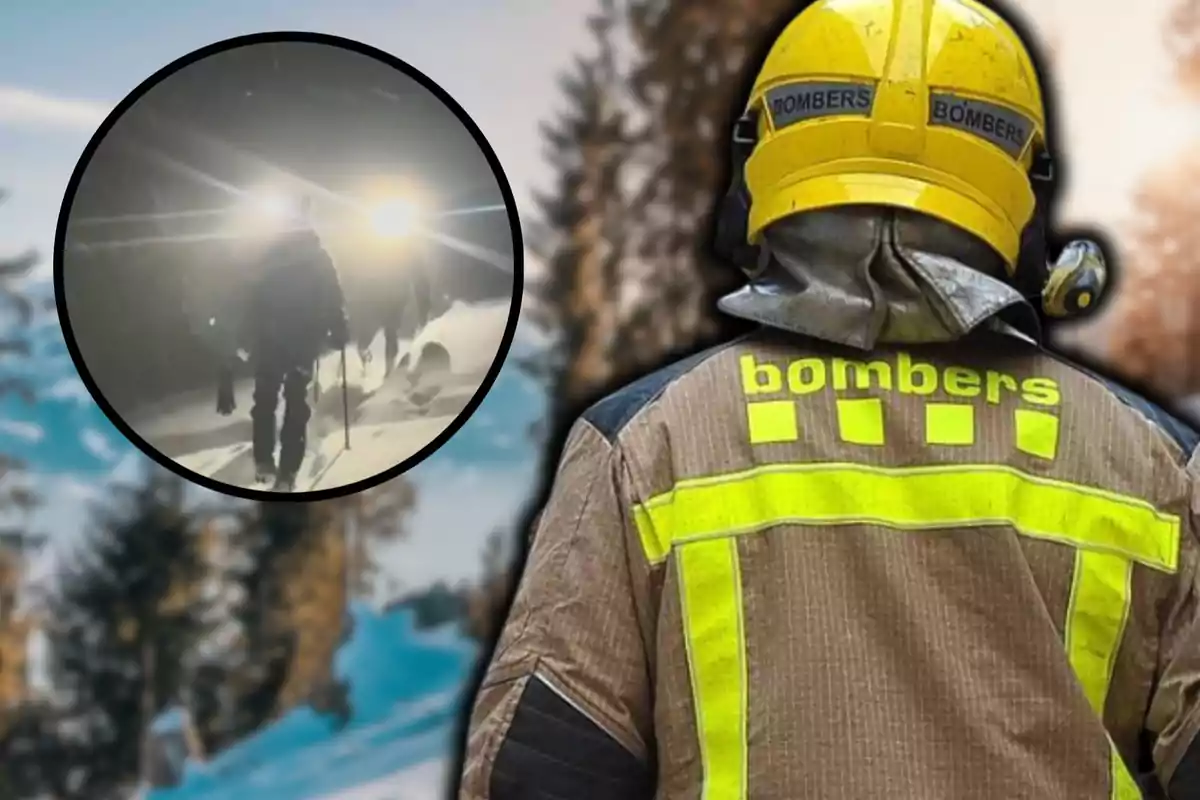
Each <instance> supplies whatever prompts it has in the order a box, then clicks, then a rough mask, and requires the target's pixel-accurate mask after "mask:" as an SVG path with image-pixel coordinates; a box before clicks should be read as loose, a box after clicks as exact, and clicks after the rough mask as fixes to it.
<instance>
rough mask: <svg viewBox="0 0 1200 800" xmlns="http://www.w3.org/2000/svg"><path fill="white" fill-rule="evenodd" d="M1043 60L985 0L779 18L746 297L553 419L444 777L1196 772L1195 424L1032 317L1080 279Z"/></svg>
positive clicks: (1093, 269) (1172, 779)
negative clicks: (1054, 344) (519, 548)
mask: <svg viewBox="0 0 1200 800" xmlns="http://www.w3.org/2000/svg"><path fill="white" fill-rule="evenodd" d="M1038 81H1039V79H1038V75H1037V72H1036V70H1035V68H1034V64H1033V62H1032V59H1031V56H1030V55H1029V52H1028V51H1027V49H1026V46H1025V45H1024V44H1023V42H1022V40H1021V38H1020V36H1019V35H1018V34H1017V33H1016V32H1015V30H1014V29H1013V28H1012V27H1011V26H1010V25H1009V24H1007V23H1006V22H1005V21H1004V20H1003V19H1002V18H1001V17H1000V16H998V15H997V14H996V13H994V11H992V10H989V9H988V8H986V7H984V6H983V5H981V4H980V3H979V2H977V1H976V0H854V2H845V0H817V1H816V2H815V3H813V4H811V5H809V6H808V7H807V8H805V9H804V10H803V11H801V12H800V13H799V14H798V15H797V16H796V17H795V18H794V19H793V20H792V21H791V22H790V24H789V25H787V26H786V28H785V29H784V30H783V31H782V33H781V34H780V36H779V37H778V39H777V40H776V41H775V42H774V44H773V46H772V48H771V50H770V52H769V55H768V56H767V57H766V60H765V62H764V63H763V65H762V67H761V71H760V73H759V74H758V77H757V80H756V82H755V84H754V88H753V90H752V94H751V96H750V98H749V102H748V106H747V112H746V116H745V117H744V118H743V120H742V122H741V123H739V125H738V129H737V132H736V135H735V137H734V149H735V154H736V157H737V159H738V160H737V161H735V167H736V169H735V171H734V172H735V181H734V185H733V187H731V190H730V192H729V195H728V197H727V198H726V201H725V204H724V207H723V209H722V212H721V224H720V225H719V226H718V227H719V233H720V237H719V244H721V245H722V250H723V252H725V253H726V254H727V255H728V256H729V257H730V258H731V259H733V258H736V259H737V260H738V262H739V264H740V265H742V266H743V267H744V268H745V269H746V270H747V271H748V272H749V273H750V277H751V280H750V282H749V285H748V286H747V287H745V288H744V289H742V290H740V291H738V292H736V293H734V294H732V295H730V296H727V297H725V298H723V300H722V301H721V307H722V308H723V309H724V310H725V311H726V312H728V313H730V314H733V315H737V316H739V317H742V318H746V319H749V320H751V321H754V322H757V323H760V324H761V328H760V329H759V331H758V332H757V333H754V334H751V335H749V336H747V337H745V338H742V339H739V340H737V341H734V342H731V343H728V344H726V345H724V346H722V347H718V348H716V349H715V350H711V351H708V352H705V353H702V354H700V355H697V356H694V357H692V358H690V359H688V360H685V361H682V362H680V363H677V364H674V365H673V366H670V367H668V368H666V369H664V370H662V371H660V372H656V373H654V374H652V375H650V376H647V377H645V378H643V379H641V380H639V381H638V382H636V383H635V384H633V385H632V386H631V387H629V388H627V389H625V390H622V391H618V392H617V393H616V394H614V395H612V396H610V397H608V398H607V399H604V400H602V401H601V402H599V403H598V404H597V405H595V406H594V407H592V408H591V409H590V410H588V411H587V412H586V413H584V414H583V416H582V418H581V419H579V420H578V421H577V422H576V424H575V426H574V428H573V429H572V431H571V433H570V436H569V438H568V441H567V443H566V445H565V451H564V453H563V455H562V458H561V463H560V465H559V468H558V472H557V474H556V476H555V478H554V484H553V487H552V489H551V492H550V495H549V498H548V500H547V502H546V504H545V506H544V507H543V508H542V510H541V512H540V514H539V517H538V522H537V523H536V525H535V528H534V531H533V538H532V542H531V545H530V552H529V555H528V558H527V561H526V564H525V567H524V573H523V576H522V579H521V582H520V584H519V588H518V590H517V593H516V595H515V599H514V602H513V605H512V607H511V609H510V611H509V615H508V619H507V623H506V624H505V626H504V628H503V630H502V632H501V634H500V636H499V641H498V644H497V646H496V648H495V651H494V654H493V655H492V657H491V661H490V665H489V666H488V669H487V671H486V674H485V677H484V679H483V681H482V684H481V686H480V689H479V691H478V694H477V697H476V699H475V703H474V708H473V713H472V717H471V721H470V725H469V730H468V734H467V740H466V750H465V763H464V767H463V773H462V777H461V783H460V790H459V791H460V795H459V796H460V797H461V798H464V800H483V798H490V800H510V799H511V798H521V800H536V799H537V798H545V799H546V800H549V798H567V797H569V798H595V799H597V800H599V799H606V798H613V799H614V800H618V799H619V800H638V799H639V798H645V799H648V798H651V797H653V798H659V800H684V799H685V798H686V799H687V800H693V799H694V798H705V800H746V799H747V798H755V800H794V799H795V798H822V800H841V799H843V798H845V799H849V798H884V797H887V798H912V799H913V800H915V799H916V798H921V800H934V799H935V798H945V800H962V798H971V799H972V800H1010V799H1011V798H1017V797H1022V798H1055V799H1056V800H1098V799H1099V798H1135V797H1140V796H1141V795H1140V794H1139V787H1138V785H1137V781H1139V780H1141V779H1142V776H1143V775H1144V774H1150V775H1151V777H1152V778H1154V779H1156V780H1157V781H1158V782H1159V783H1160V784H1161V785H1162V787H1164V788H1165V789H1166V791H1167V793H1168V794H1169V796H1170V797H1173V798H1200V746H1198V744H1197V742H1196V733H1197V729H1198V728H1200V602H1198V601H1200V596H1198V593H1197V568H1198V564H1200V545H1198V541H1197V538H1196V534H1197V530H1198V529H1197V517H1196V514H1195V513H1194V511H1193V505H1194V503H1195V501H1194V499H1193V498H1194V496H1195V494H1196V490H1195V487H1196V485H1197V482H1196V465H1195V463H1194V461H1193V460H1192V454H1193V450H1194V449H1195V447H1196V445H1197V435H1196V434H1195V433H1194V432H1193V431H1191V430H1190V429H1189V428H1187V427H1186V426H1184V425H1183V424H1181V423H1179V422H1178V421H1176V420H1175V419H1174V418H1172V417H1170V416H1169V415H1168V414H1167V413H1166V412H1164V411H1162V410H1161V409H1160V408H1158V407H1157V406H1155V405H1153V404H1152V403H1150V402H1149V401H1147V400H1145V399H1143V398H1141V397H1140V396H1138V395H1136V394H1134V393H1133V392H1131V391H1129V390H1127V389H1125V388H1123V387H1121V386H1119V385H1116V384H1113V383H1111V382H1109V381H1108V380H1106V379H1105V378H1102V377H1099V376H1096V375H1093V374H1090V373H1088V372H1086V371H1084V370H1083V369H1082V368H1079V367H1076V366H1074V365H1072V364H1071V363H1069V362H1068V361H1066V360H1065V359H1064V358H1062V357H1061V356H1059V355H1056V354H1054V353H1052V352H1050V351H1049V350H1047V349H1046V348H1045V347H1044V346H1043V345H1041V344H1040V341H1041V339H1040V337H1041V335H1042V328H1043V327H1044V326H1043V321H1044V320H1045V319H1046V318H1047V317H1055V316H1059V317H1061V316H1066V315H1071V314H1076V313H1078V312H1080V311H1081V310H1083V309H1084V308H1085V307H1088V306H1091V305H1093V304H1094V302H1095V300H1096V294H1097V293H1098V292H1099V291H1100V290H1102V289H1103V280H1102V279H1103V277H1104V274H1103V269H1102V261H1101V260H1100V259H1099V258H1098V256H1100V255H1101V253H1100V252H1099V251H1098V250H1097V249H1096V248H1095V246H1093V245H1092V244H1091V243H1089V242H1080V243H1077V244H1075V245H1073V246H1072V247H1070V248H1068V249H1067V250H1066V251H1064V252H1063V253H1062V255H1061V257H1060V258H1056V259H1053V260H1052V263H1053V264H1054V268H1053V269H1051V268H1049V267H1047V260H1046V258H1045V251H1046V247H1045V245H1044V227H1045V225H1044V223H1045V219H1046V215H1047V208H1046V206H1045V204H1044V203H1045V202H1047V201H1048V199H1049V198H1051V197H1052V194H1053V193H1052V192H1050V191H1048V188H1049V186H1050V185H1051V179H1052V176H1053V173H1052V171H1051V170H1050V169H1049V168H1050V167H1051V166H1052V164H1051V162H1050V157H1049V152H1048V150H1047V147H1048V146H1047V138H1046V130H1045V128H1046V123H1045V112H1044V108H1043V99H1042V90H1041V88H1040V86H1039V82H1038ZM731 231H732V232H733V233H731ZM731 243H732V244H731ZM733 245H746V246H747V248H748V249H743V248H741V247H737V246H733ZM1031 287H1040V288H1039V291H1036V292H1035V291H1034V290H1033V289H1032V288H1031Z"/></svg>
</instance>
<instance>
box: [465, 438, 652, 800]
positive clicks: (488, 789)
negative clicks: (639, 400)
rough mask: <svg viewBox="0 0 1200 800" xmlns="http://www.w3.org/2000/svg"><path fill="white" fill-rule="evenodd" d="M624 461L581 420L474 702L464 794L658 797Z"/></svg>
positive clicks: (644, 623)
mask: <svg viewBox="0 0 1200 800" xmlns="http://www.w3.org/2000/svg"><path fill="white" fill-rule="evenodd" d="M627 469H628V468H627V466H626V465H625V463H624V461H623V459H622V458H621V454H620V451H619V448H618V447H616V446H614V445H613V444H611V443H610V442H609V441H608V440H607V439H605V438H604V437H603V436H602V435H601V434H600V433H599V432H598V431H597V430H596V429H595V428H594V427H592V426H591V425H589V424H588V423H587V422H582V421H581V422H579V423H577V424H576V426H575V428H574V429H573V430H572V432H571V435H570V437H569V438H568V441H567V445H566V448H565V450H564V453H563V457H562V460H561V462H560V464H559V468H558V474H557V475H556V477H555V481H554V487H553V489H552V492H551V494H550V498H549V500H548V502H547V504H546V506H545V507H544V509H543V511H542V513H541V515H540V517H539V519H538V522H537V528H536V530H535V532H534V535H533V539H532V543H531V547H530V550H529V557H528V560H527V562H526V565H525V569H524V573H523V575H522V578H521V582H520V585H519V587H518V590H517V593H516V596H515V599H514V601H513V605H512V607H511V609H510V610H509V616H508V620H507V622H506V623H505V626H504V628H503V630H502V632H501V634H500V638H499V641H498V642H497V645H496V649H495V651H494V653H493V655H492V660H491V664H490V666H489V668H488V670H487V672H486V674H485V677H484V679H483V682H482V684H481V686H480V689H479V693H478V695H477V697H476V700H475V705H474V709H473V713H472V715H471V720H470V725H469V729H468V734H467V742H466V750H465V754H464V766H463V775H462V780H461V783H460V789H459V792H460V793H459V798H460V800H516V798H520V800H561V798H572V800H610V799H611V800H648V799H649V798H651V797H653V795H654V767H653V757H652V753H653V732H652V727H653V725H652V717H653V704H652V701H651V667H650V663H649V659H648V652H649V650H648V648H649V644H648V643H649V642H652V641H653V632H652V631H651V630H650V628H651V627H652V626H653V621H652V620H653V618H654V615H653V613H651V612H650V611H649V606H650V605H651V603H650V600H649V597H650V593H651V590H650V581H649V578H650V576H649V567H648V566H647V565H646V562H645V560H644V558H641V551H640V550H639V549H637V548H636V546H635V543H636V541H637V540H636V533H634V532H633V530H632V527H633V523H632V518H631V515H630V503H631V498H630V496H629V495H628V494H627V491H628V490H627V487H628V486H629V483H630V481H629V478H628V472H627Z"/></svg>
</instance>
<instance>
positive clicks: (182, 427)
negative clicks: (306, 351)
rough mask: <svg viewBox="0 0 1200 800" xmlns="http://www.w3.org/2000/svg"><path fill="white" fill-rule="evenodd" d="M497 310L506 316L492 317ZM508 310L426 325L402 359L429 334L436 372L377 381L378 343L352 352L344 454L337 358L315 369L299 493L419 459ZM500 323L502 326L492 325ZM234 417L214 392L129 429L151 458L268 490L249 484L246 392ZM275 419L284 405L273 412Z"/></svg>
mask: <svg viewBox="0 0 1200 800" xmlns="http://www.w3.org/2000/svg"><path fill="white" fill-rule="evenodd" d="M497 310H501V311H504V312H505V313H504V314H503V315H502V316H498V314H497V313H496V312H497ZM506 312H507V304H503V305H497V304H487V305H486V306H480V307H469V308H468V307H463V306H455V307H454V308H452V309H451V311H449V312H447V314H446V315H445V317H443V318H439V319H438V320H434V321H432V322H431V323H430V324H429V325H428V326H427V327H426V330H425V331H422V332H421V333H420V334H418V336H417V337H416V339H414V340H413V341H412V342H407V341H406V342H401V343H400V357H401V359H403V357H404V355H405V354H406V352H408V351H409V349H410V348H414V349H415V348H419V347H421V346H422V345H423V344H424V343H425V342H426V341H427V340H428V339H429V338H430V335H431V334H430V333H427V331H432V332H433V335H436V336H437V339H438V341H439V342H444V343H445V345H446V347H447V349H449V351H450V365H449V367H448V369H446V370H443V371H441V372H437V371H433V370H430V369H421V370H419V372H417V373H413V374H410V373H409V372H408V371H407V370H405V369H404V368H403V367H401V368H398V369H396V370H394V371H393V372H392V373H391V374H390V375H387V376H386V377H385V375H384V360H385V357H384V343H383V337H382V336H379V337H376V339H375V341H374V342H373V343H372V345H371V348H370V351H371V356H372V357H371V359H370V362H369V363H364V362H363V361H362V360H361V359H360V358H359V355H358V353H357V352H356V351H354V350H353V348H352V349H351V351H350V352H348V353H347V357H346V393H345V395H346V396H345V405H346V407H348V408H349V420H350V434H349V440H350V448H349V449H347V448H346V431H345V415H344V412H343V408H344V406H343V393H342V376H341V354H340V353H328V354H326V355H325V356H324V357H323V358H322V359H321V361H320V362H319V364H318V370H317V378H316V384H317V386H318V395H317V396H316V399H315V401H314V400H313V395H312V394H310V401H312V405H313V415H312V419H311V421H310V422H309V428H308V447H307V454H306V455H305V459H304V464H303V466H302V467H301V471H300V476H299V479H298V481H297V485H296V490H297V491H314V490H318V489H329V488H336V487H338V486H345V485H347V484H352V483H356V482H358V481H361V480H364V479H367V478H370V477H373V476H375V475H377V474H379V473H380V472H383V471H384V470H387V469H390V468H391V467H393V466H395V465H396V464H398V463H400V462H401V461H403V460H404V459H406V458H408V457H410V456H412V455H413V454H415V453H417V452H418V451H419V450H421V448H423V447H425V446H426V445H427V444H429V442H431V441H432V440H433V439H434V438H436V437H437V436H438V434H440V433H441V432H442V431H444V430H445V429H446V427H447V426H448V425H450V423H451V422H453V421H454V419H455V418H456V417H457V416H458V415H459V413H460V412H462V411H463V409H464V408H465V406H466V405H467V403H468V402H469V401H470V399H471V397H472V396H473V395H474V394H475V392H476V391H477V390H478V388H479V385H480V384H481V383H482V381H483V379H484V377H485V376H486V374H487V370H488V368H489V367H490V365H491V362H492V357H493V356H494V354H495V352H496V349H497V347H498V345H499V342H500V336H501V333H502V331H503V322H504V320H505V319H506V318H507V313H506ZM497 322H499V325H498V326H497ZM234 393H235V397H236V400H237V410H236V411H234V414H233V415H232V416H229V417H222V416H220V415H218V414H217V413H216V411H215V409H214V404H215V402H216V395H215V387H214V388H213V390H212V391H209V392H203V393H193V394H190V395H187V396H181V397H177V398H173V399H172V400H170V401H168V402H166V403H163V404H160V405H158V406H156V407H155V408H153V409H147V410H144V411H142V412H140V413H138V414H136V415H131V417H130V418H129V420H128V421H129V424H130V426H131V427H133V429H134V430H135V431H137V432H138V433H139V434H141V435H142V436H143V437H144V438H145V439H146V441H147V442H149V443H150V444H151V445H152V446H154V447H155V448H156V449H157V450H159V451H160V452H162V453H163V454H165V455H167V456H168V457H170V458H172V459H173V460H175V461H176V462H177V463H179V464H180V465H182V466H184V467H186V468H187V469H190V470H192V471H194V472H197V473H199V474H201V475H204V476H207V477H209V478H212V479H214V480H216V481H219V482H221V483H223V484H227V485H232V486H239V487H243V488H259V489H263V488H269V487H265V486H262V485H257V486H256V484H255V483H254V464H253V459H252V457H251V452H250V432H251V431H250V419H249V412H250V407H251V400H252V393H253V384H252V382H251V381H249V380H245V381H241V382H239V384H238V385H237V386H235V387H234ZM280 406H281V408H280V415H282V403H280Z"/></svg>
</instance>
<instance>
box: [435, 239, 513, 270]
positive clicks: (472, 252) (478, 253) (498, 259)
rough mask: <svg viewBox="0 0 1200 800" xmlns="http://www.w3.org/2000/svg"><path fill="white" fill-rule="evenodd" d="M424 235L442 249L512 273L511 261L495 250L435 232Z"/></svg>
mask: <svg viewBox="0 0 1200 800" xmlns="http://www.w3.org/2000/svg"><path fill="white" fill-rule="evenodd" d="M426 235H427V236H428V237H429V238H430V239H432V240H434V241H435V242H437V243H438V244H440V245H442V246H443V247H448V248H450V249H451V250H456V251H458V252H459V253H462V254H463V255H466V256H470V257H471V258H474V259H475V260H476V261H481V262H483V263H484V264H487V265H489V266H492V267H495V268H496V269H498V270H501V271H503V272H507V273H508V274H509V275H511V274H512V272H513V260H512V259H511V258H509V257H508V256H505V255H504V254H503V253H498V252H496V251H495V250H492V249H490V248H487V247H482V246H480V245H477V244H472V243H471V242H464V241H463V240H462V239H457V238H455V237H453V236H447V235H445V234H444V233H437V232H436V231H429V232H428V233H427V234H426Z"/></svg>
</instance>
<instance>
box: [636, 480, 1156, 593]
mask: <svg viewBox="0 0 1200 800" xmlns="http://www.w3.org/2000/svg"><path fill="white" fill-rule="evenodd" d="M634 521H635V524H636V526H637V529H638V533H639V536H640V538H641V541H642V546H643V548H644V551H645V555H646V557H647V558H648V559H649V560H650V561H651V562H652V563H657V562H659V561H662V560H663V559H664V558H666V556H667V553H668V552H669V551H670V549H671V548H672V547H674V546H678V545H680V544H683V543H686V542H692V541H697V540H701V539H707V538H712V537H721V536H735V535H741V534H747V533H755V532H758V531H761V530H763V529H764V528H768V527H771V526H772V525H780V524H786V523H792V524H800V525H839V524H843V525H844V524H854V523H865V524H875V525H884V526H887V527H891V528H898V529H906V530H923V529H935V528H948V527H960V528H961V527H981V526H985V525H1011V526H1012V527H1014V528H1016V530H1017V531H1018V532H1019V533H1021V534H1023V535H1025V536H1029V537H1033V538H1037V539H1044V540H1047V541H1054V542H1060V543H1062V544H1067V545H1072V546H1074V547H1079V548H1082V549H1084V550H1093V551H1096V552H1105V553H1111V554H1114V555H1122V556H1124V557H1126V558H1128V559H1130V560H1133V561H1137V562H1139V563H1141V564H1145V565H1146V566H1148V567H1151V568H1153V569H1156V570H1160V571H1163V572H1169V573H1174V572H1175V571H1176V569H1177V568H1178V559H1179V537H1180V520H1179V517H1178V516H1175V515H1172V514H1166V513H1163V512H1161V511H1158V510H1157V509H1155V508H1154V507H1153V506H1152V505H1151V504H1149V503H1147V502H1146V501H1144V500H1141V499H1138V498H1134V497H1126V496H1122V495H1119V494H1115V493H1113V492H1107V491H1103V490H1100V489H1094V488H1092V487H1088V486H1080V485H1076V484H1071V483H1066V482H1063V481H1056V480H1051V479H1048V478H1041V477H1037V476H1034V475H1030V474H1028V473H1025V472H1022V471H1020V470H1017V469H1013V468H1011V467H1006V466H999V465H970V466H967V465H964V466H934V467H907V468H897V469H889V468H882V467H869V466H864V465H859V464H779V465H769V466H764V467H759V468H756V469H752V470H746V471H744V472H738V473H731V474H727V475H718V476H713V477H709V478H698V479H694V480H687V481H681V482H679V483H678V484H676V486H675V488H674V489H672V490H671V491H669V492H666V493H665V494H662V495H659V496H657V497H653V498H651V499H650V500H649V501H647V502H646V503H644V504H641V505H639V506H637V507H635V509H634Z"/></svg>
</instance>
